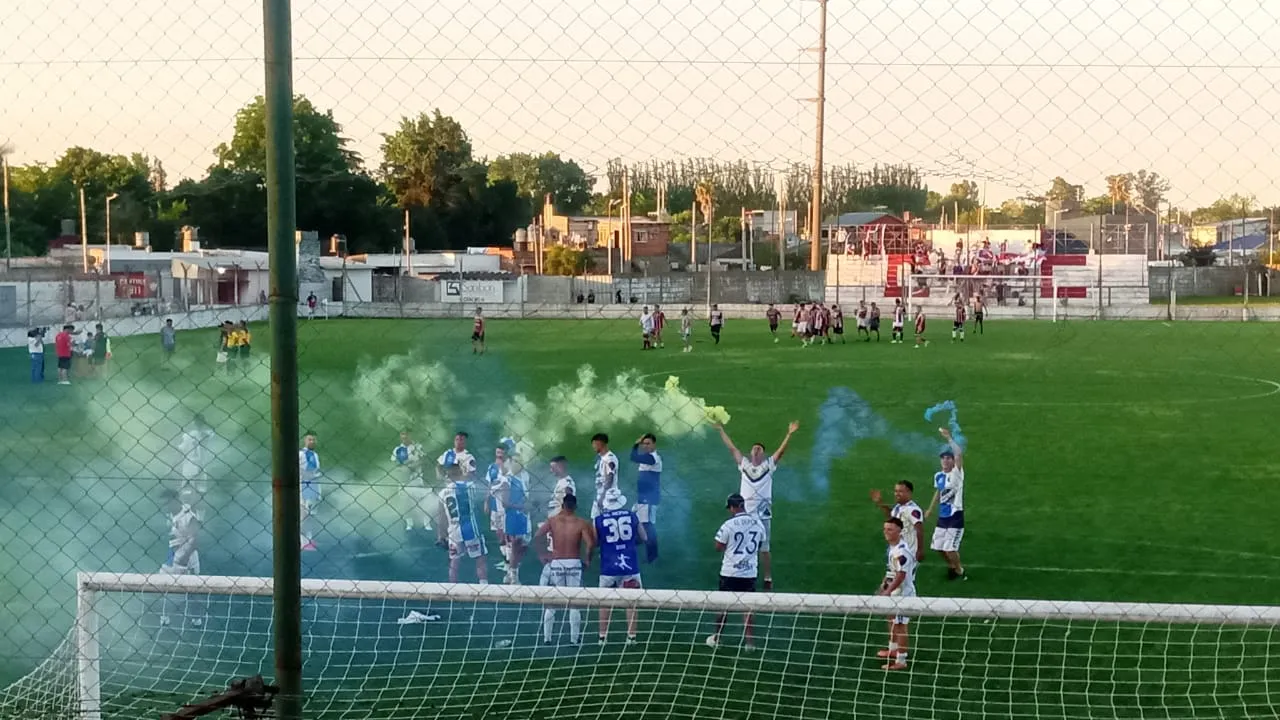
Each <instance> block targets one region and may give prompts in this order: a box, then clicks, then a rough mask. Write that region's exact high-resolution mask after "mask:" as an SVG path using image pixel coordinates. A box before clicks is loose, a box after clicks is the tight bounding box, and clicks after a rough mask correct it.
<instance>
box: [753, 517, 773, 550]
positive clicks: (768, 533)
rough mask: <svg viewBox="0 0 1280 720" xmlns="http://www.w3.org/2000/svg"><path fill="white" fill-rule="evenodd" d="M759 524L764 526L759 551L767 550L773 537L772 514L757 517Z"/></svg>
mask: <svg viewBox="0 0 1280 720" xmlns="http://www.w3.org/2000/svg"><path fill="white" fill-rule="evenodd" d="M756 519H758V520H759V521H760V524H761V525H763V526H764V542H762V543H760V552H769V541H770V540H771V539H772V538H773V516H772V515H771V516H769V517H767V518H766V517H758V516H757V518H756Z"/></svg>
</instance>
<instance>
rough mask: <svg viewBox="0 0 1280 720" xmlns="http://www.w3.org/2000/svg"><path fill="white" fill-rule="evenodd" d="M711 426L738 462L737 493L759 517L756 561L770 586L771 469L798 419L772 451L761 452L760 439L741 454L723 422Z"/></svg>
mask: <svg viewBox="0 0 1280 720" xmlns="http://www.w3.org/2000/svg"><path fill="white" fill-rule="evenodd" d="M713 427H714V428H715V429H716V430H718V431H720V439H721V440H723V441H724V444H725V447H727V448H729V452H730V454H732V455H733V461H734V462H736V463H737V464H738V472H739V474H740V475H741V477H740V480H739V483H738V488H739V489H738V495H740V496H742V497H743V498H745V502H746V509H747V512H749V513H751V514H752V515H755V516H756V517H757V518H759V520H760V525H761V527H763V528H764V537H763V538H761V541H760V564H761V569H762V570H763V571H764V589H765V590H772V589H773V566H772V563H771V558H770V550H769V541H770V536H771V535H772V532H773V527H772V526H773V472H774V471H775V470H777V469H778V461H779V460H781V459H782V455H783V454H784V453H786V451H787V444H788V443H790V442H791V436H792V435H795V434H796V431H797V430H799V429H800V423H799V422H797V421H795V420H793V421H791V424H790V425H788V426H787V434H786V436H785V437H783V438H782V442H781V443H779V444H778V449H777V450H774V451H773V454H772V455H766V454H765V450H764V445H763V444H762V443H754V444H752V445H751V454H750V455H747V456H743V454H742V451H740V450H738V447H737V446H736V445H734V444H733V440H732V439H731V438H730V437H729V433H727V432H725V429H724V426H723V425H719V424H717V425H714V426H713ZM752 577H755V576H754V575H753V576H752Z"/></svg>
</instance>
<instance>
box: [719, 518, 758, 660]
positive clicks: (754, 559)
mask: <svg viewBox="0 0 1280 720" xmlns="http://www.w3.org/2000/svg"><path fill="white" fill-rule="evenodd" d="M725 509H726V510H728V511H729V519H728V520H725V521H724V524H722V525H721V526H720V529H719V530H717V531H716V550H717V551H718V552H721V553H724V557H723V558H721V560H720V586H719V589H720V591H721V592H736V593H749V592H755V591H756V577H757V576H758V575H759V564H760V552H761V550H762V548H763V547H764V546H765V544H766V543H768V542H769V540H768V537H769V532H768V530H766V529H765V527H764V526H763V525H761V524H760V519H759V518H758V517H756V515H755V513H752V512H750V511H749V510H747V509H746V501H745V500H743V498H742V495H739V494H738V493H734V494H732V495H730V496H729V498H728V499H727V500H726V501H725ZM727 617H728V613H720V615H719V616H718V617H716V631H715V632H713V633H711V634H710V635H708V636H707V646H708V647H713V648H715V647H720V633H722V632H724V623H725V619H726V618H727ZM742 622H743V625H744V627H745V630H744V635H743V640H744V641H743V647H744V648H746V649H747V650H754V649H755V640H754V638H753V637H752V628H751V613H745V614H743V616H742Z"/></svg>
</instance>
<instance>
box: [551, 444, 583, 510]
mask: <svg viewBox="0 0 1280 720" xmlns="http://www.w3.org/2000/svg"><path fill="white" fill-rule="evenodd" d="M551 477H553V478H555V485H554V486H553V487H552V488H551V499H552V501H553V502H554V503H555V504H556V505H557V506H559V505H560V503H562V502H564V496H565V495H577V494H578V485H577V483H575V482H574V481H573V478H572V477H570V476H569V461H568V460H566V459H565V457H564V456H563V455H557V456H555V457H553V458H551Z"/></svg>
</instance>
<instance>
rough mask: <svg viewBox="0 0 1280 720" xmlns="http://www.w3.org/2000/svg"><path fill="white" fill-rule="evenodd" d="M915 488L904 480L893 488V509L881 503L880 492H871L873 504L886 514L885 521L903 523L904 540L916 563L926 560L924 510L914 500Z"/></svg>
mask: <svg viewBox="0 0 1280 720" xmlns="http://www.w3.org/2000/svg"><path fill="white" fill-rule="evenodd" d="M914 493H915V486H914V485H912V484H911V481H909V480H902V481H900V482H898V484H896V485H894V486H893V507H890V506H888V505H886V504H884V503H883V502H881V498H882V495H881V494H880V491H879V490H872V491H871V502H873V503H875V505H876V507H878V508H880V512H882V513H884V519H885V520H888V519H890V518H897V519H899V520H901V521H902V540H903V542H905V543H906V544H907V547H909V548H911V554H912V557H914V558H915V559H916V562H917V563H919V562H922V561H923V560H924V510H923V509H921V508H920V506H919V505H917V504H916V501H915V500H914V499H913V497H914Z"/></svg>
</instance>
